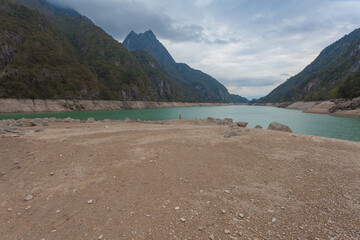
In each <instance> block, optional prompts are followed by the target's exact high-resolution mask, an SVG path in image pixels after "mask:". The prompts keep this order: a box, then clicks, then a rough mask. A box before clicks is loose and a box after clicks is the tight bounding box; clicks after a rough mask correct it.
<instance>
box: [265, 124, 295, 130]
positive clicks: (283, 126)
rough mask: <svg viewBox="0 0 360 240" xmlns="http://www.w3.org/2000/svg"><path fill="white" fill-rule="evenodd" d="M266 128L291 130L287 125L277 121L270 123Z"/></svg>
mask: <svg viewBox="0 0 360 240" xmlns="http://www.w3.org/2000/svg"><path fill="white" fill-rule="evenodd" d="M268 129H270V130H275V131H282V132H293V131H292V130H291V129H290V128H289V127H288V126H286V125H284V124H281V123H278V122H272V123H270V124H269V127H268Z"/></svg>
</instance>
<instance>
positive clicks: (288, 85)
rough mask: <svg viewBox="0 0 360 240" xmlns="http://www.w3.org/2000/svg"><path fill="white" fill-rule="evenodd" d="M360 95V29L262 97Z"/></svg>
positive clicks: (295, 98)
mask: <svg viewBox="0 0 360 240" xmlns="http://www.w3.org/2000/svg"><path fill="white" fill-rule="evenodd" d="M358 96H360V29H357V30H355V31H353V32H352V33H350V34H348V35H346V36H344V37H343V38H341V39H340V40H338V41H336V42H335V43H333V44H331V45H330V46H328V47H327V48H325V49H324V50H323V51H322V52H321V53H320V55H319V56H318V57H317V58H316V59H315V60H314V61H313V62H312V63H311V64H310V65H308V66H307V67H306V68H305V69H304V70H303V71H302V72H300V73H299V74H297V75H296V76H294V77H291V78H290V79H288V80H287V81H286V82H285V83H283V84H281V85H280V86H279V87H277V88H276V89H274V90H273V91H272V92H271V93H270V94H269V95H267V96H266V97H264V98H261V101H263V102H283V101H298V100H306V101H309V100H326V99H330V98H355V97H358Z"/></svg>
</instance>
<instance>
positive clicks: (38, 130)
mask: <svg viewBox="0 0 360 240" xmlns="http://www.w3.org/2000/svg"><path fill="white" fill-rule="evenodd" d="M43 131H44V129H43V128H37V129H35V132H43Z"/></svg>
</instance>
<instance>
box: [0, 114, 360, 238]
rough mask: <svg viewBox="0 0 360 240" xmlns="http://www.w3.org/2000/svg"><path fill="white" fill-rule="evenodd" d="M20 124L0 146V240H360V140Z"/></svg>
mask: <svg viewBox="0 0 360 240" xmlns="http://www.w3.org/2000/svg"><path fill="white" fill-rule="evenodd" d="M30 125H31V124H30ZM18 128H19V129H17V130H18V131H20V132H21V134H17V133H9V134H8V132H7V133H6V134H8V135H6V137H3V138H0V174H1V175H0V189H1V191H0V216H1V217H0V239H37V240H39V239H216V240H217V239H239V240H240V239H252V240H253V239H360V227H359V226H360V224H359V223H360V175H359V172H360V159H359V156H360V143H358V142H351V141H343V140H337V139H328V138H323V137H315V136H308V135H300V134H294V133H288V132H279V131H272V130H264V129H249V128H244V127H238V126H236V125H234V124H231V123H229V122H226V121H225V122H219V121H211V122H209V121H206V120H174V121H158V122H136V121H127V122H125V121H102V122H93V121H88V122H83V123H81V122H72V121H68V122H64V121H61V122H57V121H53V122H49V123H47V124H45V125H41V126H40V124H37V125H36V126H34V125H32V126H18ZM39 128H40V129H39ZM36 130H38V131H36ZM11 134H15V135H16V134H17V135H16V136H11Z"/></svg>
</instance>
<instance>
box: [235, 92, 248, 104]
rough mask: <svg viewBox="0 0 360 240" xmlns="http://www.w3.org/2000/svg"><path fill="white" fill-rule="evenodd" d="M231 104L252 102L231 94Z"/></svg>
mask: <svg viewBox="0 0 360 240" xmlns="http://www.w3.org/2000/svg"><path fill="white" fill-rule="evenodd" d="M230 98H231V102H233V103H249V102H250V101H249V100H248V99H247V98H245V97H242V96H239V95H236V94H230Z"/></svg>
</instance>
